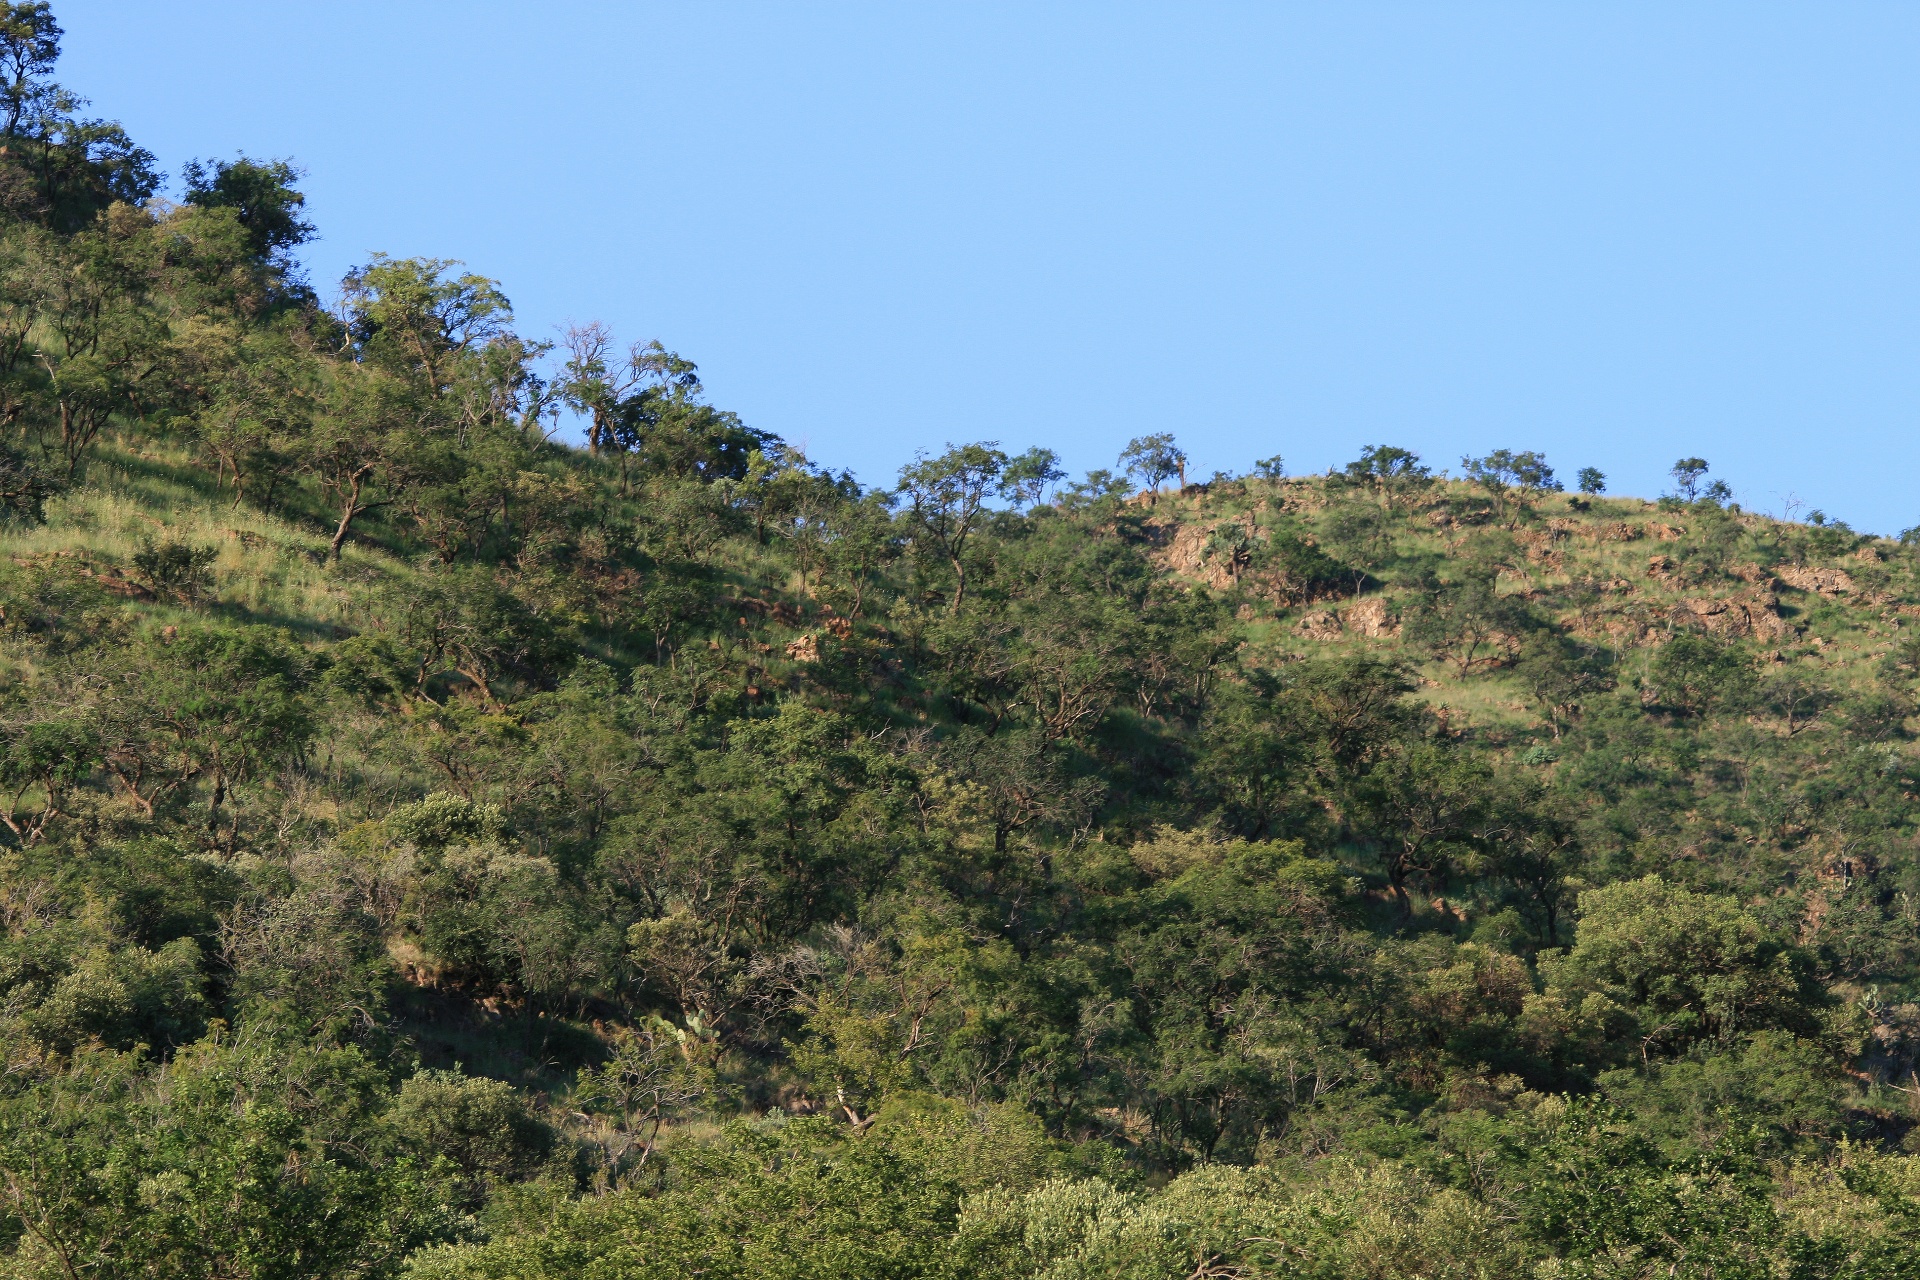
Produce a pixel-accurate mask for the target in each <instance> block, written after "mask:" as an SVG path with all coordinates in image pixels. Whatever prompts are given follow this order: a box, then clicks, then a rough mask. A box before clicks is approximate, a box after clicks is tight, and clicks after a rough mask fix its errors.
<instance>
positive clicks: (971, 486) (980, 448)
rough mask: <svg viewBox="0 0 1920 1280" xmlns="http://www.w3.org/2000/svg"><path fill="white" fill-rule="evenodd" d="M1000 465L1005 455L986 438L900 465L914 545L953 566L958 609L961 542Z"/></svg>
mask: <svg viewBox="0 0 1920 1280" xmlns="http://www.w3.org/2000/svg"><path fill="white" fill-rule="evenodd" d="M1006 466H1007V455H1006V454H1004V453H1002V452H1000V450H999V449H998V448H996V447H995V446H994V444H993V443H992V442H991V441H989V442H987V443H984V444H964V445H957V446H949V447H948V449H947V451H946V452H945V453H943V454H941V455H940V456H939V457H937V458H928V457H925V456H924V455H923V456H921V457H919V458H917V459H916V460H915V461H913V462H911V463H909V464H908V465H907V466H904V467H902V468H901V469H900V488H899V492H900V493H901V494H902V495H904V496H905V497H906V499H907V501H908V503H909V504H910V505H909V507H908V509H907V520H908V524H909V527H910V528H911V529H912V535H911V536H912V539H913V543H914V546H915V548H916V549H917V550H919V551H921V552H922V553H923V554H925V555H929V556H937V557H938V558H940V559H941V560H943V561H945V562H946V564H947V566H948V567H949V568H950V569H952V570H953V598H952V600H951V601H950V602H949V605H948V608H949V610H950V611H951V612H954V613H958V612H959V611H960V606H961V604H962V602H964V601H965V600H966V598H967V564H966V553H967V544H968V543H969V541H971V540H972V538H973V536H974V533H975V532H976V531H977V529H978V527H979V524H980V520H981V516H982V513H983V511H984V507H985V502H986V498H987V495H988V494H989V493H991V492H993V491H994V488H995V486H997V485H998V484H999V482H1000V477H1001V475H1002V474H1003V473H1004V472H1005V470H1006Z"/></svg>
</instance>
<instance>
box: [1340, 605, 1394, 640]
mask: <svg viewBox="0 0 1920 1280" xmlns="http://www.w3.org/2000/svg"><path fill="white" fill-rule="evenodd" d="M1340 622H1341V625H1343V626H1345V627H1346V629H1347V630H1349V631H1351V632H1353V633H1354V634H1355V635H1360V636H1365V637H1367V638H1368V639H1370V640H1382V639H1387V638H1390V637H1392V636H1397V635H1399V634H1400V621H1399V619H1397V618H1395V617H1394V616H1393V610H1392V609H1390V608H1388V607H1387V602H1386V601H1385V600H1382V599H1381V598H1380V597H1379V596H1370V597H1368V598H1367V599H1365V600H1359V601H1356V602H1355V603H1353V604H1352V605H1349V606H1348V607H1347V608H1345V609H1343V610H1341V612H1340Z"/></svg>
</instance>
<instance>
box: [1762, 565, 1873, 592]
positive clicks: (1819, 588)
mask: <svg viewBox="0 0 1920 1280" xmlns="http://www.w3.org/2000/svg"><path fill="white" fill-rule="evenodd" d="M1777 572H1778V574H1779V577H1780V581H1782V582H1784V583H1786V584H1787V585H1788V586H1790V587H1797V588H1798V589H1800V590H1801V591H1815V592H1818V593H1819V594H1821V595H1823V596H1843V595H1850V594H1851V593H1852V592H1853V590H1854V586H1853V579H1852V577H1850V576H1849V575H1848V573H1847V571H1846V570H1844V569H1813V568H1808V567H1807V566H1805V565H1785V566H1782V567H1781V568H1780V569H1779V570H1777Z"/></svg>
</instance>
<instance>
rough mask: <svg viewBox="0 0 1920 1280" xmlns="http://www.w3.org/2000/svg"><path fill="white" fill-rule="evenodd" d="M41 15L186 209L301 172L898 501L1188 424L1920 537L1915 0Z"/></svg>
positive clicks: (1207, 442)
mask: <svg viewBox="0 0 1920 1280" xmlns="http://www.w3.org/2000/svg"><path fill="white" fill-rule="evenodd" d="M56 11H57V13H58V15H59V18H60V20H61V22H62V23H63V25H64V26H65V27H66V29H67V40H66V55H65V58H64V59H63V69H62V73H61V76H62V79H63V80H64V81H65V82H66V83H68V84H69V85H70V86H71V87H73V88H74V89H76V90H78V91H79V92H81V93H84V94H86V95H88V96H90V97H91V98H92V99H93V103H94V110H95V112H96V113H98V114H101V115H104V116H108V117H112V118H116V119H119V120H121V121H123V122H124V123H125V124H126V125H127V126H128V128H129V129H130V130H131V131H132V133H133V134H134V136H135V137H136V138H137V139H138V140H140V141H141V142H142V143H143V144H144V145H146V146H147V147H149V148H150V149H152V150H153V151H154V152H156V153H157V154H158V155H159V157H160V159H161V162H162V164H163V166H164V167H165V168H166V169H167V170H168V171H169V172H170V173H173V174H175V175H177V174H178V173H179V171H180V168H181V166H182V164H183V163H184V161H186V160H187V159H188V158H190V157H194V156H220V155H230V154H232V153H233V152H235V151H245V152H247V153H248V154H251V155H254V156H258V157H269V156H271V157H280V156H286V157H291V158H293V159H294V160H295V161H297V162H298V163H300V164H302V165H304V166H305V167H306V168H307V169H308V171H309V175H310V176H309V178H308V179H307V183H306V189H307V191H308V192H309V195H310V198H311V213H312V215H313V217H314V220H315V221H316V222H317V223H318V224H319V226H320V229H321V234H322V237H323V238H322V239H321V240H320V241H319V242H318V243H316V244H314V245H312V246H310V250H309V252H308V255H307V256H308V261H309V263H310V265H311V269H312V272H313V274H314V277H315V280H316V282H318V283H321V284H322V285H323V286H325V284H326V282H329V281H331V280H334V279H337V278H338V276H339V275H340V273H341V272H342V271H343V270H344V269H345V268H347V267H348V266H350V265H352V264H353V263H355V262H358V261H360V260H362V259H364V257H365V256H366V254H367V253H368V252H369V251H372V250H382V251H385V252H389V253H393V254H397V255H410V254H427V255H434V256H442V257H454V258H461V259H464V260H465V261H467V262H468V263H469V264H471V265H472V266H473V267H474V268H475V269H477V270H479V271H482V272H484V273H485V274H487V275H490V276H494V277H496V278H498V279H499V280H500V281H501V282H502V283H503V285H504V286H505V288H506V291H507V293H508V294H509V296H510V297H512V299H513V300H514V303H515V305H516V309H517V311H518V314H519V317H520V321H521V327H522V328H523V329H524V330H525V331H526V332H528V333H530V334H532V335H535V336H543V335H544V336H551V335H552V334H553V332H554V329H555V327H556V326H558V325H562V324H564V323H565V322H567V321H569V320H588V319H595V318H597V319H603V320H605V321H607V322H608V323H609V324H611V325H612V326H614V328H615V329H616V330H617V332H619V333H620V334H621V335H622V336H623V337H630V338H656V337H657V338H659V339H660V340H661V341H663V342H665V343H666V344H667V345H668V346H669V347H672V348H674V349H676V350H678V351H680V352H681V353H682V354H684V355H686V356H688V357H690V358H692V359H694V360H697V361H698V362H699V363H700V366H701V370H702V373H703V375H704V376H705V378H706V381H707V386H708V388H709V390H710V392H711V394H712V398H713V399H714V400H715V402H716V403H719V404H721V405H723V406H725V407H729V408H733V409H736V410H738V411H739V412H740V413H741V414H742V415H743V416H744V417H745V418H746V419H747V420H748V421H749V422H750V423H752V424H753V425H756V426H759V427H764V428H767V429H769V430H773V431H777V432H779V433H780V434H781V435H783V436H785V437H787V438H788V439H789V440H792V441H795V442H804V443H805V445H806V447H807V448H808V451H809V453H810V454H811V455H812V456H813V457H815V458H816V460H818V461H821V462H824V463H827V464H830V465H833V466H846V467H851V468H853V469H854V470H855V472H856V473H857V474H859V475H860V476H861V478H862V479H864V480H866V481H867V482H869V483H884V482H887V481H889V480H890V479H891V478H892V476H893V474H894V472H895V470H896V469H897V468H898V466H899V465H900V464H901V463H902V462H903V461H905V460H907V459H908V458H909V457H910V456H911V455H912V453H913V452H914V450H915V449H917V448H923V447H924V448H930V449H937V448H939V447H940V446H941V445H942V444H943V443H944V442H946V441H960V440H971V439H997V440H1000V441H1001V442H1003V443H1004V444H1005V445H1007V446H1009V447H1010V448H1014V449H1019V448H1025V447H1026V446H1028V445H1030V444H1046V445H1049V446H1051V447H1053V448H1055V449H1057V450H1059V452H1060V453H1061V454H1062V456H1063V457H1064V459H1065V460H1066V462H1067V464H1068V465H1069V466H1071V467H1072V468H1074V469H1075V470H1076V471H1079V470H1084V469H1086V468H1089V467H1098V466H1110V465H1112V463H1113V460H1114V456H1115V455H1116V454H1117V453H1118V451H1119V450H1120V448H1121V447H1122V446H1123V445H1124V444H1125V443H1126V441H1127V439H1128V438H1129V437H1131V436H1135V435H1139V434H1142V433H1144V432H1148V431H1161V430H1167V431H1172V432H1173V433H1174V434H1175V435H1176V437H1177V438H1178V439H1179V440H1180V442H1181V443H1182V444H1183V445H1184V446H1185V447H1186V449H1187V451H1188V452H1189V454H1190V455H1191V456H1192V458H1193V460H1194V469H1195V470H1196V471H1197V472H1198V473H1199V474H1200V475H1203V476H1204V475H1206V474H1208V473H1209V472H1211V471H1212V470H1214V469H1216V468H1220V469H1227V470H1244V469H1245V468H1246V467H1247V466H1248V465H1249V464H1250V463H1251V462H1252V461H1253V460H1254V459H1256V458H1260V457H1265V456H1267V455H1270V454H1273V453H1280V454H1283V455H1284V456H1285V457H1286V459H1287V462H1288V466H1289V469H1290V470H1293V471H1296V472H1299V471H1313V470H1321V469H1324V468H1326V467H1327V466H1329V465H1333V464H1338V463H1343V462H1345V461H1346V460H1348V459H1349V458H1351V457H1352V456H1353V455H1354V454H1355V453H1356V452H1357V451H1358V449H1359V448H1360V446H1362V445H1365V444H1369V443H1390V444H1399V445H1404V446H1407V447H1410V448H1414V449H1418V450H1420V451H1421V452H1422V453H1423V454H1425V455H1426V456H1427V458H1428V460H1429V461H1430V462H1433V463H1435V464H1436V465H1441V466H1454V467H1456V468H1457V465H1458V459H1459V457H1460V455H1461V454H1462V453H1466V452H1472V453H1481V452H1484V451H1486V450H1488V449H1492V448H1498V447H1503V446H1504V447H1510V448H1515V449H1523V448H1535V449H1541V450H1544V451H1545V452H1546V453H1547V455H1548V456H1549V458H1550V459H1551V460H1552V461H1553V463H1554V464H1555V465H1556V466H1558V467H1559V468H1560V470H1561V473H1562V475H1563V476H1565V477H1569V478H1570V477H1571V475H1572V473H1573V471H1574V470H1575V469H1576V468H1578V467H1580V466H1584V465H1595V466H1599V467H1600V468H1602V469H1603V470H1604V471H1606V472H1607V473H1608V475H1609V477H1610V478H1611V487H1612V488H1613V490H1614V491H1616V492H1628V493H1640V494H1645V495H1649V496H1650V495H1653V494H1655V493H1657V492H1659V491H1660V489H1661V488H1662V486H1663V485H1665V484H1666V483H1667V481H1666V476H1665V471H1666V468H1667V467H1668V466H1669V465H1670V464H1671V463H1672V461H1673V460H1674V459H1675V458H1676V457H1678V456H1681V455H1683V454H1698V455H1701V456H1704V457H1706V458H1707V459H1709V460H1710V461H1711V462H1712V463H1713V470H1714V474H1715V475H1718V476H1722V477H1724V478H1725V479H1726V480H1727V481H1728V482H1729V483H1731V484H1732V485H1733V486H1734V488H1735V490H1736V492H1737V494H1738V495H1739V497H1740V498H1741V500H1743V501H1744V502H1745V503H1746V504H1747V505H1749V506H1751V507H1754V508H1757V509H1763V510H1769V511H1774V512H1779V511H1781V510H1782V509H1783V507H1784V504H1786V503H1788V502H1790V501H1792V500H1796V499H1797V500H1799V501H1801V502H1804V503H1805V504H1807V506H1808V507H1819V508H1823V509H1825V510H1826V511H1828V512H1830V513H1832V514H1833V515H1835V516H1837V517H1841V518H1845V519H1847V520H1850V521H1852V522H1853V523H1854V524H1856V525H1857V526H1859V527H1862V528H1865V529H1870V530H1874V531H1878V532H1893V531H1897V530H1898V529H1900V528H1903V527H1905V526H1908V525H1914V524H1920V489H1917V488H1916V485H1915V477H1916V475H1920V431H1916V425H1920V424H1917V423H1916V417H1917V416H1920V359H1917V358H1916V357H1920V294H1917V293H1916V288H1915V286H1916V283H1917V282H1920V281H1917V279H1916V277H1917V276H1920V238H1916V231H1917V230H1920V166H1917V165H1916V163H1915V161H1916V158H1917V157H1916V142H1920V133H1917V131H1920V76H1916V75H1915V74H1914V72H1913V68H1914V66H1915V62H1916V58H1915V55H1916V53H1920V6H1913V5H1893V4H1885V5H1864V4H1844V3H1839V4H1827V5H1817V6H1816V5H1771V4H1763V3H1742V4H1738V5H1735V4H1707V3H1696V4H1684V5H1674V4H1670V3H1662V4H1631V3H1618V4H1609V5H1605V6H1601V5H1594V4H1560V3H1555V4H1546V3H1531V4H1521V5H1501V4H1492V3H1486V4H1465V3H1461V4H1445V5H1436V4H1431V3H1417V4H1413V3H1410V4H1368V3H1339V4H1297V5H1288V4H1279V3H1268V4H1258V5H1254V4H1248V5H1230V4H1206V3H1183V4H1171V3H1168V4H1162V5H1129V4H1099V5H1095V4H1073V5H1068V4H1035V3H1022V4H1007V5H993V4H985V3H981V4H969V5H965V6H960V5H936V4H898V3H893V4H872V5H836V4H828V3H821V4H808V5H795V4H746V3H729V4H722V3H711V4H699V5H693V4H686V5H652V4H640V3H622V4H589V3H574V4H569V3H563V2H559V0H556V2H554V3H548V4H541V5H529V4H525V3H518V4H511V5H509V4H494V3H485V2H482V0H462V2H460V3H454V2H452V0H448V2H445V3H424V2H418V0H414V2H409V0H385V2H383V3H363V2H357V0H345V2H342V0H331V2H330V3H327V4H324V5H321V4H261V3H258V0H254V2H253V3H247V4H240V3H228V2H226V0H188V2H184V3H164V4H163V3H159V2H158V0H147V2H145V3H122V2H116V0H56Z"/></svg>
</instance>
